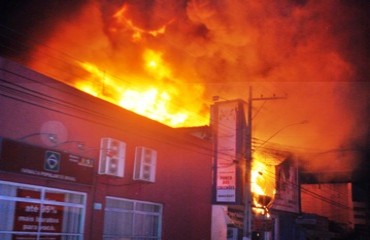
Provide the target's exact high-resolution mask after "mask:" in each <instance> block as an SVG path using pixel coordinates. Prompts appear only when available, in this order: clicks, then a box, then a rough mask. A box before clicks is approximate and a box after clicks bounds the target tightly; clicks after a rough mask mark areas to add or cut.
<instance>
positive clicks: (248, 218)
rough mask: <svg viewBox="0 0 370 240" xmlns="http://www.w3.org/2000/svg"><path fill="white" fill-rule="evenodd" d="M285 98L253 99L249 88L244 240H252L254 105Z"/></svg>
mask: <svg viewBox="0 0 370 240" xmlns="http://www.w3.org/2000/svg"><path fill="white" fill-rule="evenodd" d="M284 98H285V97H275V96H274V97H271V98H264V97H262V98H253V97H252V87H249V99H248V114H247V118H248V125H247V129H246V141H245V143H246V151H245V152H246V153H245V175H244V177H245V179H244V184H245V187H244V191H245V193H244V195H245V197H244V221H243V240H251V239H252V196H251V179H250V177H251V163H252V103H253V101H256V100H277V99H284ZM305 123H307V121H306V120H304V121H301V122H298V123H292V124H288V125H286V126H284V127H282V128H281V129H279V130H278V131H277V132H275V133H274V134H273V135H272V136H271V137H269V138H268V139H266V140H265V141H263V142H262V143H261V144H260V145H259V146H258V148H260V147H261V146H263V145H264V144H266V143H267V142H268V141H269V140H270V139H272V138H273V137H274V136H276V135H277V134H279V133H280V132H281V131H283V130H284V129H286V128H288V127H290V126H294V125H297V124H305Z"/></svg>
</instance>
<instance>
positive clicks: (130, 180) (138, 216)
mask: <svg viewBox="0 0 370 240" xmlns="http://www.w3.org/2000/svg"><path fill="white" fill-rule="evenodd" d="M0 104H1V105H0V216H1V217H0V239H2V240H7V239H18V240H20V239H50V240H58V239H76V240H77V239H86V240H87V239H93V240H98V239H99V240H100V239H153V240H154V239H164V240H181V239H183V240H189V239H191V240H202V239H204V240H209V239H210V238H211V211H212V205H211V198H212V190H211V186H212V150H211V149H212V145H211V143H210V142H209V140H207V139H201V138H199V137H196V136H192V135H190V134H187V133H186V132H184V131H181V130H180V129H174V128H171V127H168V126H165V125H163V124H160V123H158V122H155V121H152V120H150V119H147V118H145V117H142V116H139V115H137V114H134V113H132V112H130V111H127V110H125V109H122V108H120V107H118V106H115V105H112V104H110V103H108V102H105V101H102V100H100V99H98V98H95V97H92V96H90V95H88V94H85V93H83V92H80V91H78V90H77V89H74V88H72V87H70V86H67V85H65V84H63V83H61V82H58V81H55V80H53V79H50V78H47V77H45V76H43V75H40V74H38V73H36V72H33V71H31V70H29V69H26V68H24V67H23V66H20V65H18V64H15V63H13V62H10V61H7V60H5V59H2V58H0Z"/></svg>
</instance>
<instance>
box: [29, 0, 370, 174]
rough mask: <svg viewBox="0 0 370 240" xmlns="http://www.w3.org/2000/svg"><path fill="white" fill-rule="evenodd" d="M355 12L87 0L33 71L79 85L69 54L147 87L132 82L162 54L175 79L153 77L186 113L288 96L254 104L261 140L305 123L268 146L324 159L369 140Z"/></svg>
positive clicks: (280, 5) (329, 4)
mask: <svg viewBox="0 0 370 240" xmlns="http://www.w3.org/2000/svg"><path fill="white" fill-rule="evenodd" d="M117 13H121V15H115V14H117ZM354 13H355V10H354V9H351V8H349V6H346V5H345V4H344V3H342V2H341V1H334V0H328V1H315V0H314V1H298V0H297V1H288V0H286V1H284V0H279V1H270V0H261V1H237V0H217V1H214V0H208V1H207V0H191V1H170V0H157V1H148V0H142V1H133V0H132V1H103V0H102V1H100V2H98V1H90V2H88V3H87V4H86V5H85V8H83V10H82V11H81V12H78V14H75V15H73V16H69V17H68V18H67V17H66V18H63V19H62V20H60V21H58V22H57V23H56V24H55V28H54V31H53V32H52V34H50V35H49V38H48V40H47V41H45V44H46V46H47V47H45V45H43V46H39V47H38V48H35V49H33V52H32V59H31V61H29V63H28V64H29V66H31V67H33V68H35V69H36V70H38V71H40V72H44V73H45V74H47V75H51V76H53V77H55V78H57V79H59V80H61V81H65V82H68V83H70V84H73V83H74V82H75V81H76V80H78V79H83V78H84V77H86V74H87V73H86V72H84V71H82V70H81V69H80V68H78V67H76V66H75V65H74V64H73V63H72V62H71V59H72V58H68V59H67V58H66V57H65V56H63V55H65V54H67V55H68V56H73V59H78V60H79V61H86V62H91V63H94V64H96V65H97V66H98V67H99V68H100V69H101V70H102V71H104V72H107V74H111V75H113V76H119V77H118V78H117V81H121V84H122V85H125V86H127V85H129V86H137V85H140V86H141V85H146V84H149V83H150V84H152V82H153V78H151V77H150V76H148V78H140V82H138V81H137V82H133V80H132V79H135V76H136V75H140V76H142V75H146V74H145V73H143V69H142V66H141V64H140V61H141V59H140V58H141V54H142V52H144V50H145V48H148V47H149V48H151V49H155V50H158V51H161V52H162V53H163V59H164V61H165V62H166V64H168V67H169V69H171V78H168V77H167V78H161V79H155V81H156V84H157V85H160V86H162V87H164V88H166V87H170V86H171V88H178V89H181V93H180V92H179V93H178V95H177V98H176V99H174V100H173V101H174V102H175V103H176V105H178V107H179V108H189V109H193V111H194V114H195V115H202V116H207V114H208V105H209V104H210V99H211V97H212V96H213V95H219V96H221V97H222V98H225V99H234V98H243V99H245V100H246V99H247V94H248V92H247V89H248V88H247V87H248V86H249V85H252V86H253V87H254V94H255V96H256V97H258V96H259V95H260V94H264V95H265V96H266V95H267V96H269V95H272V94H274V93H275V94H278V95H284V94H287V95H288V98H287V99H286V100H280V101H271V102H266V103H260V102H258V103H256V104H255V112H257V110H258V115H257V116H256V117H255V119H254V125H255V129H254V134H255V137H256V138H259V139H267V138H268V137H269V136H270V135H271V134H273V133H274V132H276V131H278V130H279V129H280V128H281V127H284V126H285V125H287V124H291V123H294V122H299V121H302V120H307V121H308V122H309V123H308V124H305V125H302V126H292V127H291V128H287V129H286V130H284V132H282V133H281V134H280V135H277V136H276V137H275V138H274V139H272V140H271V141H272V142H276V143H279V144H280V145H281V146H285V147H287V146H288V147H289V146H294V147H295V148H294V149H292V148H290V149H289V150H302V149H301V148H296V147H304V149H303V151H308V150H312V151H313V152H323V151H326V150H328V149H337V148H342V147H343V146H348V143H349V142H351V141H353V140H356V139H358V138H361V139H363V138H365V137H366V133H367V132H368V124H367V123H366V122H367V120H368V119H369V118H368V115H366V116H364V115H363V114H362V113H364V112H365V113H366V110H367V107H368V105H367V104H368V102H369V96H368V92H367V91H366V89H368V87H369V85H368V84H366V83H361V86H360V87H358V86H359V85H358V84H359V83H358V82H357V80H358V79H359V77H360V75H359V72H358V65H357V62H356V65H355V64H354V61H353V59H358V58H356V56H354V55H350V53H349V52H350V51H349V50H348V49H347V48H346V47H348V45H349V41H350V40H351V37H349V36H350V34H351V33H352V29H351V28H350V27H351V26H352V25H351V24H350V23H348V22H350V21H351V19H352V18H351V16H352V15H351V14H354ZM122 14H123V15H122ZM345 23H347V24H345ZM352 48H353V47H352ZM55 49H56V50H58V53H57V52H56V51H54V50H55ZM47 55H48V56H51V57H47ZM351 60H352V61H351ZM361 66H362V68H363V69H365V68H366V67H364V66H368V65H366V64H365V65H364V64H362V65H361ZM96 84H102V83H101V82H99V80H97V81H96ZM354 95H355V96H356V98H354V97H353V96H354ZM194 106H197V107H195V108H194ZM192 117H193V118H195V116H192ZM364 117H365V118H364ZM200 119H204V118H200ZM202 121H203V120H199V124H205V123H204V122H202ZM281 146H280V147H281ZM307 148H309V149H307ZM339 153H340V151H339V152H338V154H339ZM310 156H313V155H310ZM318 156H319V155H314V158H319V159H321V160H322V159H324V160H325V161H326V162H332V161H333V158H334V159H337V158H340V157H342V158H343V159H342V160H338V159H337V160H336V162H335V163H336V165H338V166H342V167H343V168H348V167H350V166H351V164H350V163H349V162H348V161H347V160H349V159H352V155H351V157H348V156H343V155H340V156H338V155H335V156H328V155H325V154H323V155H322V156H320V157H318ZM320 162H322V161H320ZM331 166H332V164H331ZM325 167H326V165H325Z"/></svg>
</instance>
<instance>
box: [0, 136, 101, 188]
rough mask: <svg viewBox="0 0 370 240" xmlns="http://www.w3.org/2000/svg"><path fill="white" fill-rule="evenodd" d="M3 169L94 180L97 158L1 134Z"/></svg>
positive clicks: (0, 153)
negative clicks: (49, 147)
mask: <svg viewBox="0 0 370 240" xmlns="http://www.w3.org/2000/svg"><path fill="white" fill-rule="evenodd" d="M0 169H1V170H4V171H9V172H16V173H22V174H27V175H33V176H39V177H45V178H52V179H58V180H63V181H68V182H79V183H85V184H92V182H93V176H94V161H93V160H92V159H90V158H85V157H81V156H77V155H74V154H69V153H65V152H58V151H56V150H50V149H45V148H41V147H37V146H33V145H29V144H25V143H22V142H17V141H13V140H10V139H1V138H0Z"/></svg>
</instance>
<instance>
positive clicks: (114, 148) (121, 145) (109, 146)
mask: <svg viewBox="0 0 370 240" xmlns="http://www.w3.org/2000/svg"><path fill="white" fill-rule="evenodd" d="M125 155H126V143H125V142H122V141H119V140H117V139H113V138H102V139H101V141H100V158H99V160H100V161H99V174H105V175H111V176H116V177H123V173H124V170H125Z"/></svg>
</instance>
